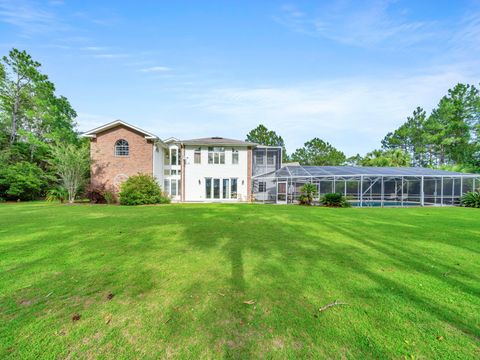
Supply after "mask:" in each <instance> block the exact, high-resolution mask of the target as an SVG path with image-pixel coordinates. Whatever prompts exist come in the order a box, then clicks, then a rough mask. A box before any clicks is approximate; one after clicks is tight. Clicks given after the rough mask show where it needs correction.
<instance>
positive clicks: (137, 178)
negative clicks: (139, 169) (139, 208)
mask: <svg viewBox="0 0 480 360" xmlns="http://www.w3.org/2000/svg"><path fill="white" fill-rule="evenodd" d="M119 196H120V204H122V205H144V204H165V203H169V202H170V199H169V198H167V197H165V196H164V195H163V194H162V189H161V188H160V185H158V183H157V181H156V180H155V179H154V178H153V177H152V176H150V175H145V174H138V175H134V176H131V177H129V178H128V179H127V180H126V181H125V182H124V183H123V184H122V186H121V189H120V193H119Z"/></svg>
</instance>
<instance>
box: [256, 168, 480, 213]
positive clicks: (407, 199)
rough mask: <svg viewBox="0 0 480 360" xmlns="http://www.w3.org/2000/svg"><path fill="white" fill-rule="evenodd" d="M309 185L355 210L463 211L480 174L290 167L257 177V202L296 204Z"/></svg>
mask: <svg viewBox="0 0 480 360" xmlns="http://www.w3.org/2000/svg"><path fill="white" fill-rule="evenodd" d="M306 183H312V184H315V185H316V186H317V190H318V195H317V198H316V201H319V199H320V197H321V196H322V195H324V194H326V193H332V192H338V193H341V194H343V195H345V196H346V197H347V199H348V200H349V201H350V202H351V203H352V205H354V206H429V205H437V206H442V205H458V204H459V203H460V198H461V196H462V195H463V194H464V193H466V192H468V191H473V190H474V189H477V188H479V187H480V174H465V173H457V172H449V171H443V170H434V169H428V168H390V167H354V166H299V165H289V166H284V167H282V168H280V169H278V170H276V171H272V172H270V173H266V174H262V175H258V176H254V177H253V179H252V191H253V197H254V200H255V201H257V202H265V203H279V204H287V203H295V202H297V200H298V197H299V196H300V195H301V188H302V186H303V185H304V184H306Z"/></svg>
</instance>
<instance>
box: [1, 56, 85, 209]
mask: <svg viewBox="0 0 480 360" xmlns="http://www.w3.org/2000/svg"><path fill="white" fill-rule="evenodd" d="M76 116H77V114H76V112H75V110H74V109H73V108H72V106H71V104H70V102H69V101H68V99H67V98H65V97H64V96H58V95H56V89H55V85H54V84H53V83H52V82H51V81H50V80H49V78H48V76H47V75H45V74H43V73H42V72H41V64H40V63H39V62H37V61H35V60H33V59H32V57H31V56H30V55H29V54H27V53H26V52H25V51H19V50H17V49H12V50H11V51H10V52H9V53H8V55H6V56H3V57H2V58H1V60H0V201H1V200H33V199H37V198H39V197H43V196H45V195H46V194H47V191H48V190H56V191H57V192H64V193H65V194H66V195H65V196H67V197H68V198H69V199H70V200H73V198H74V197H75V195H76V193H77V191H78V190H79V189H80V188H81V187H82V186H83V185H85V183H86V179H87V177H88V171H89V153H88V143H85V141H82V140H81V139H80V137H79V133H78V131H77V124H76V122H75V118H76Z"/></svg>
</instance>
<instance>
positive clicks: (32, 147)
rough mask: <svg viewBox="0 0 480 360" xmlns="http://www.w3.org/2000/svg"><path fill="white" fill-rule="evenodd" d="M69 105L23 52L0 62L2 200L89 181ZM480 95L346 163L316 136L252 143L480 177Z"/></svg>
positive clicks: (419, 118)
mask: <svg viewBox="0 0 480 360" xmlns="http://www.w3.org/2000/svg"><path fill="white" fill-rule="evenodd" d="M76 117H77V114H76V112H75V110H74V109H73V107H72V106H71V104H70V102H69V101H68V99H67V98H66V97H64V96H59V95H57V94H56V89H55V85H54V84H53V83H52V82H51V81H50V80H49V78H48V76H47V75H45V74H44V73H42V71H41V64H40V63H39V62H37V61H35V60H34V59H32V57H31V56H30V55H29V54H27V53H26V52H25V51H20V50H17V49H12V50H11V51H10V52H9V53H8V55H6V56H3V57H2V58H1V59H0V201H2V200H31V199H37V198H41V197H44V196H46V195H48V192H50V194H51V195H52V196H56V197H57V198H59V197H62V196H64V197H67V198H68V199H69V200H70V201H73V200H74V198H75V196H76V194H77V193H78V192H80V191H82V189H85V187H86V184H87V182H88V176H89V161H90V160H89V147H88V141H86V140H85V139H81V138H80V136H79V132H78V130H77V124H76V122H75V118H76ZM479 136H480V95H479V91H478V89H477V88H476V87H475V86H473V85H468V84H457V85H456V86H455V87H454V88H453V89H450V90H448V92H447V94H446V95H445V96H444V97H442V98H441V99H440V101H439V103H438V105H437V107H436V108H435V109H433V110H432V112H431V113H430V114H427V113H426V111H425V110H423V109H422V108H420V107H418V108H417V109H415V111H414V112H413V114H412V115H411V116H409V117H408V118H407V120H406V121H405V123H404V124H402V125H401V126H400V127H399V128H398V129H396V130H394V131H392V132H390V133H388V134H387V135H386V136H385V138H384V139H383V140H382V142H381V144H382V146H381V148H380V149H377V150H373V151H371V152H369V153H367V154H365V155H364V156H360V155H359V154H357V155H356V156H352V157H349V158H347V156H346V155H345V153H344V152H342V151H341V150H339V149H336V148H335V147H334V146H333V145H331V144H329V143H328V142H326V141H324V140H322V139H319V138H316V137H315V138H313V139H311V140H310V141H307V142H306V143H305V144H304V146H302V147H301V148H299V149H296V150H295V151H294V152H293V153H292V154H288V155H287V153H286V151H285V142H284V140H283V138H282V137H281V136H280V135H278V134H277V133H276V132H275V131H273V130H269V129H267V128H266V127H265V126H264V125H259V126H257V127H256V128H255V129H253V130H251V131H250V132H249V133H248V134H247V136H246V140H247V141H252V142H256V143H259V144H263V145H272V146H281V147H282V148H283V150H284V162H285V161H292V162H299V163H300V164H302V165H360V166H427V167H438V168H444V169H452V170H457V171H468V172H480V144H479Z"/></svg>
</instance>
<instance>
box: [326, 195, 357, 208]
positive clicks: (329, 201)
mask: <svg viewBox="0 0 480 360" xmlns="http://www.w3.org/2000/svg"><path fill="white" fill-rule="evenodd" d="M320 201H321V203H322V205H324V206H329V207H350V206H351V204H350V203H349V202H348V201H347V199H346V198H345V196H343V195H342V194H341V193H329V194H325V195H323V196H322V198H321V200H320Z"/></svg>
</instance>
